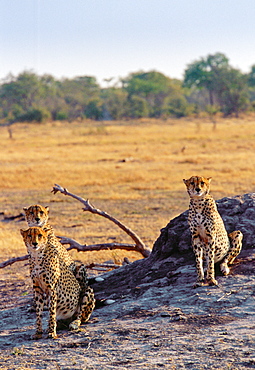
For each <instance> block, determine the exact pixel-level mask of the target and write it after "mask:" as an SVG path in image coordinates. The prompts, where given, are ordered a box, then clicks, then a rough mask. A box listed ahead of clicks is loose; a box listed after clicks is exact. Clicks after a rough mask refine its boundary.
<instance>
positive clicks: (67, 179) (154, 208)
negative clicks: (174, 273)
mask: <svg viewBox="0 0 255 370" xmlns="http://www.w3.org/2000/svg"><path fill="white" fill-rule="evenodd" d="M254 166H255V120H254V119H253V117H245V118H243V119H241V118H240V119H238V120H237V119H233V120H221V121H220V122H219V123H218V124H217V129H216V130H213V129H212V124H211V123H209V122H206V121H202V120H201V119H200V120H195V119H194V120H187V119H183V120H168V121H156V120H142V121H137V122H104V123H102V122H100V123H95V122H92V121H84V122H74V123H60V122H54V123H46V124H16V125H14V126H13V139H12V140H11V139H10V138H9V136H8V132H7V130H6V128H0V189H1V193H0V204H1V206H0V207H1V208H0V212H1V211H2V212H3V211H4V212H5V213H6V214H18V213H20V212H21V211H22V208H23V207H24V206H29V205H31V204H35V203H41V204H43V205H49V206H50V209H51V213H50V215H51V219H50V222H51V223H52V225H53V226H54V228H55V230H56V234H58V235H65V236H69V237H72V238H74V239H77V240H78V241H79V242H81V243H86V244H92V243H99V242H112V241H120V242H129V241H130V240H129V238H128V236H126V235H125V234H123V232H122V231H121V230H120V229H118V228H117V227H116V226H114V225H113V224H111V223H110V222H109V221H107V220H104V219H102V218H100V217H99V216H94V215H91V214H88V213H84V212H82V209H81V208H82V205H81V204H80V203H78V202H76V201H75V200H73V199H71V198H68V197H65V196H63V195H61V194H57V195H53V194H52V193H51V189H52V186H53V185H54V184H55V183H58V184H60V185H62V186H64V187H67V188H68V190H70V191H71V192H74V193H76V194H77V195H80V196H82V197H84V198H89V199H90V201H91V202H92V203H93V204H94V205H95V206H96V207H98V208H101V209H103V210H105V211H107V212H108V213H110V214H112V215H114V216H115V217H117V218H119V219H120V220H121V221H123V222H124V223H126V224H127V225H128V226H129V227H131V228H132V229H133V230H134V231H135V232H137V234H139V236H140V237H141V238H142V239H143V240H144V241H145V243H146V244H147V245H148V247H152V245H153V242H154V241H155V240H156V238H157V237H158V235H159V233H160V229H161V228H162V227H164V226H165V225H166V224H167V223H168V221H169V220H170V218H172V217H174V216H175V215H177V214H179V213H181V212H183V211H184V210H186V209H187V207H188V196H187V194H186V190H185V187H184V184H183V182H182V179H183V178H188V177H190V176H192V175H196V174H198V175H203V176H212V177H213V181H212V194H213V196H214V197H215V198H216V199H218V198H221V197H223V196H231V195H236V194H241V193H247V192H253V191H254V188H255V180H254V170H253V169H254ZM0 226H1V227H0V234H1V240H0V259H1V260H4V259H6V258H9V257H13V256H15V255H20V254H24V253H25V252H26V251H25V247H24V245H23V242H22V238H21V236H20V233H19V229H20V228H21V227H22V228H24V227H26V224H25V222H18V221H13V222H8V223H6V222H1V225H0ZM72 254H73V255H74V257H75V258H79V259H83V260H84V261H85V262H86V261H87V262H88V263H90V262H92V260H94V259H98V260H100V261H105V260H108V259H113V260H114V261H117V260H121V259H123V255H128V256H129V257H130V258H131V259H135V258H139V255H137V254H131V252H123V251H114V252H111V251H109V252H105V251H104V252H100V253H99V252H94V253H92V254H91V253H86V254H85V253H83V254H82V253H76V252H72Z"/></svg>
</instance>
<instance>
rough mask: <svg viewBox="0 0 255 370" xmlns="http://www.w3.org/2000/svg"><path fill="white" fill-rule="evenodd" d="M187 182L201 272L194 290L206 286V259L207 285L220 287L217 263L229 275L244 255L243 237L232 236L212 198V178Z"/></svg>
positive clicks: (197, 266)
mask: <svg viewBox="0 0 255 370" xmlns="http://www.w3.org/2000/svg"><path fill="white" fill-rule="evenodd" d="M183 181H184V183H185V185H186V186H187V191H188V194H189V196H190V205H189V218H188V221H189V227H190V231H191V237H192V246H193V251H194V254H195V258H196V269H197V281H196V283H195V285H194V287H197V286H202V285H203V283H204V271H203V257H204V258H205V260H206V263H207V273H206V278H207V282H208V283H209V285H217V284H218V283H217V280H216V279H215V273H214V263H215V262H220V261H221V264H220V269H221V272H222V273H223V274H224V275H228V274H229V268H228V264H231V263H233V261H234V259H235V258H236V256H237V255H238V254H239V253H240V251H241V248H242V239H243V234H242V233H241V231H234V232H232V233H231V234H229V236H228V234H227V232H226V229H225V227H224V224H223V220H222V218H221V216H220V214H219V212H218V210H217V207H216V203H215V201H214V199H213V197H212V196H211V195H210V194H209V191H210V182H211V177H208V178H204V177H198V176H192V177H191V178H190V179H188V180H183Z"/></svg>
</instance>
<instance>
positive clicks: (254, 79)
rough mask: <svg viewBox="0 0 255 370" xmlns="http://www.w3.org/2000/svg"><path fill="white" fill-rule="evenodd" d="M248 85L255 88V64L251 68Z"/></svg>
mask: <svg viewBox="0 0 255 370" xmlns="http://www.w3.org/2000/svg"><path fill="white" fill-rule="evenodd" d="M247 81H248V85H249V86H251V87H255V64H254V65H253V66H252V67H251V72H250V73H249V74H248V75H247Z"/></svg>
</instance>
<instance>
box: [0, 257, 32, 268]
mask: <svg viewBox="0 0 255 370" xmlns="http://www.w3.org/2000/svg"><path fill="white" fill-rule="evenodd" d="M26 260H28V254H26V255H25V256H21V257H13V258H10V259H9V260H7V261H4V262H1V263H0V269H2V268H4V267H6V266H10V265H12V264H13V263H15V262H20V261H26Z"/></svg>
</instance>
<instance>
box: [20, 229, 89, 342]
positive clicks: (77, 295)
mask: <svg viewBox="0 0 255 370" xmlns="http://www.w3.org/2000/svg"><path fill="white" fill-rule="evenodd" d="M20 232H21V235H22V236H23V239H24V242H25V245H26V247H27V250H28V254H29V263H30V274H31V279H32V282H33V292H34V301H35V305H36V333H35V335H34V336H33V338H34V339H39V338H41V337H42V312H43V304H44V298H45V297H46V299H47V300H48V304H49V323H48V337H49V338H56V337H57V334H56V328H57V320H67V321H68V322H70V324H69V329H70V330H77V329H78V328H79V326H80V324H81V322H86V321H88V320H89V318H90V315H91V313H92V311H93V309H94V306H95V299H94V293H93V290H92V289H91V288H90V287H87V289H86V292H85V293H84V294H81V290H82V288H81V286H80V285H79V283H78V281H77V280H76V279H75V277H74V275H73V273H72V272H71V270H70V269H69V267H68V266H67V265H66V263H65V262H64V260H63V259H62V258H61V256H60V254H59V247H60V246H59V245H58V243H59V241H58V240H57V239H51V238H49V234H50V233H51V229H46V228H44V229H43V228H41V227H30V228H29V229H27V230H22V229H21V230H20ZM59 244H60V243H59Z"/></svg>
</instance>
